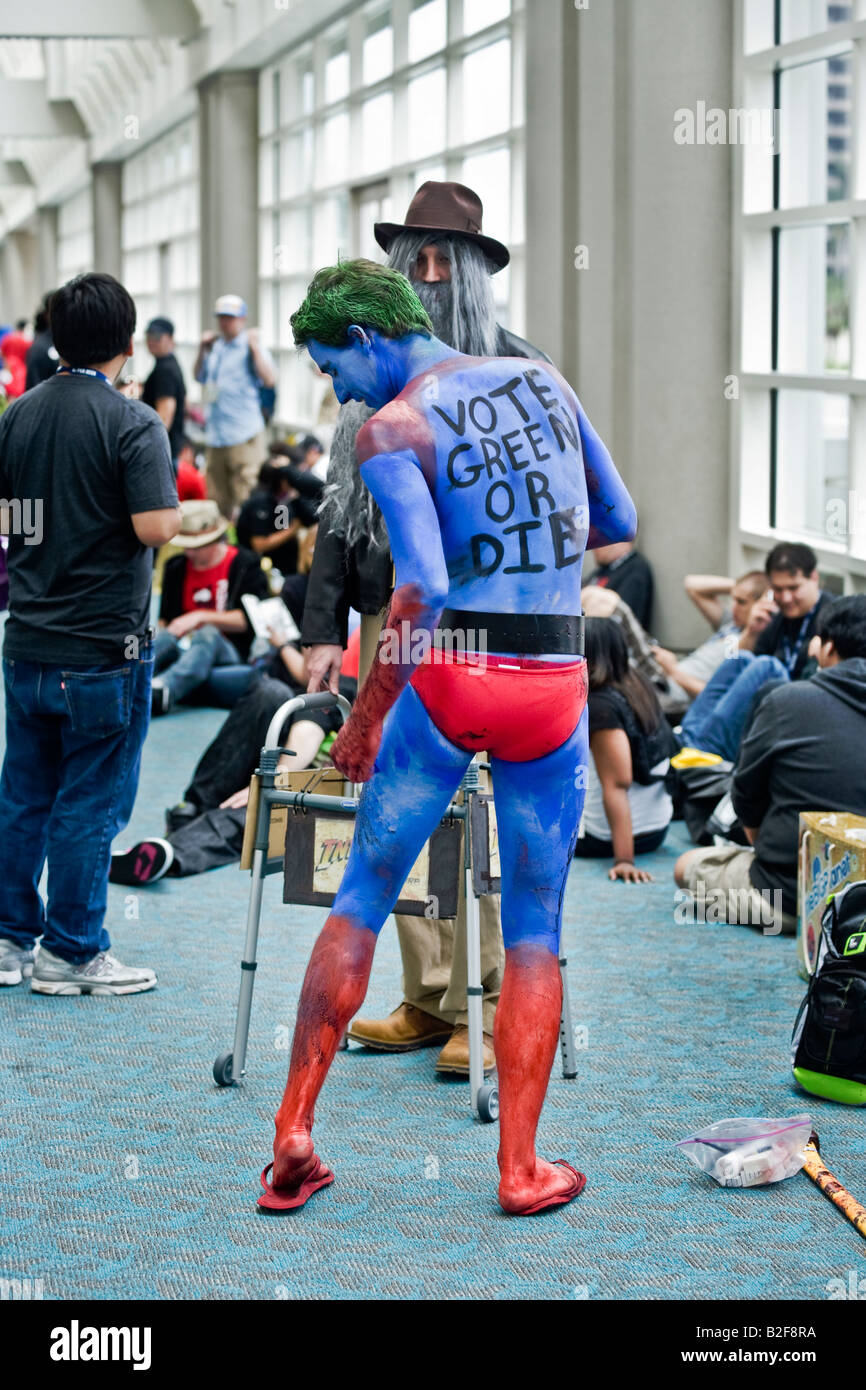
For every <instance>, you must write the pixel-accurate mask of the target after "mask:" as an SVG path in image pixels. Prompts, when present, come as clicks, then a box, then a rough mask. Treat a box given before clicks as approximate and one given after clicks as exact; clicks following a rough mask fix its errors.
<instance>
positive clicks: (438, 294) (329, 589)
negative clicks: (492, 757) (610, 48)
mask: <svg viewBox="0 0 866 1390" xmlns="http://www.w3.org/2000/svg"><path fill="white" fill-rule="evenodd" d="M482 215H483V208H482V205H481V200H480V198H479V197H478V195H477V194H476V193H474V192H473V190H472V189H471V188H467V187H466V186H465V185H464V184H460V183H437V182H434V181H432V180H431V181H428V182H427V183H425V184H422V186H421V187H420V188H419V189H418V191H417V193H416V194H415V196H414V198H413V199H412V201H411V203H410V204H409V209H408V211H407V213H406V219H405V221H404V222H403V223H394V222H378V223H376V226H375V228H374V233H375V237H376V241H377V242H378V244H379V245H380V246H381V247H382V250H383V251H386V252H387V253H388V264H389V265H390V266H391V267H392V269H394V270H399V271H400V272H401V273H402V274H403V275H405V276H406V277H407V278H408V279H409V280H411V281H412V286H413V288H414V290H415V291H416V293H417V295H418V297H419V298H420V300H421V302H422V304H423V305H424V308H425V309H426V310H427V312H428V314H429V315H430V318H431V319H432V321H433V328H434V332H435V334H436V336H437V337H438V338H441V339H442V341H443V342H445V343H448V345H449V346H450V347H453V348H456V349H457V350H458V351H459V352H464V353H467V354H469V355H470V356H473V357H531V358H541V359H542V360H544V361H548V360H549V359H548V358H547V357H546V355H545V354H544V353H543V352H541V351H539V349H538V348H535V347H533V346H532V344H531V343H528V342H526V341H525V340H524V339H522V338H519V337H517V335H516V334H514V333H510V332H509V331H508V330H507V329H504V328H503V327H502V326H501V325H500V324H498V323H497V322H496V314H495V309H494V298H493V287H492V284H491V277H492V276H493V275H495V274H496V273H497V271H499V270H502V269H504V267H505V266H506V265H507V264H508V262H509V259H510V258H509V253H508V250H507V248H506V247H505V246H503V245H502V243H501V242H499V241H496V240H495V239H494V238H493V237H489V236H485V235H484V233H483V231H482ZM372 413H373V412H372V410H370V409H369V408H368V407H367V406H365V405H362V404H359V403H356V402H349V403H348V404H347V405H344V406H343V407H342V409H341V411H340V416H339V420H338V422H337V427H336V430H335V432H334V439H333V442H332V445H331V456H330V466H329V469H328V488H327V490H326V497H325V502H324V504H323V508H322V510H321V511H320V513H319V531H318V536H317V539H316V549H315V554H314V557H313V565H312V570H311V573H310V579H309V585H308V589H307V598H306V606H305V609H304V623H303V629H302V641H303V643H304V645H305V646H308V647H309V649H310V650H309V652H308V670H309V673H310V684H309V689H310V690H312V691H315V690H319V689H321V688H322V687H323V686H329V687H330V689H332V690H334V691H336V690H337V679H338V677H339V671H340V664H341V662H342V658H343V648H344V646H345V643H346V640H347V626H346V624H347V615H348V610H349V608H350V607H353V608H355V609H357V610H358V611H359V612H360V613H361V616H362V627H361V662H360V671H359V684H361V683H362V682H363V680H364V677H365V675H366V673H367V671H368V670H369V669H370V666H371V664H372V661H373V657H374V655H375V651H376V643H377V640H378V636H379V629H380V626H381V619H382V615H383V612H384V610H385V609H386V607H387V605H388V602H389V599H390V596H391V590H392V587H393V577H392V576H393V566H392V562H391V554H390V551H389V548H388V536H387V532H386V529H385V525H384V522H383V520H382V516H381V513H380V511H379V509H378V507H377V506H376V504H375V502H374V501H373V498H372V497H371V495H370V493H369V492H368V490H367V488H366V486H365V485H364V483H363V481H362V479H361V476H360V471H359V467H358V462H357V458H356V454H355V438H356V436H357V433H358V430H359V429H360V428H361V426H362V425H363V424H364V423H365V422H366V421H367V420H368V419H369V418H370V416H371V415H372ZM480 915H481V974H482V985H483V988H484V997H483V1017H484V1034H485V1037H484V1066H485V1070H487V1071H490V1070H492V1068H493V1067H494V1065H495V1058H494V1054H493V1019H494V1015H495V1012H496V1005H497V1002H498V1000H499V991H500V987H501V983H502V972H503V968H504V959H505V958H504V950H503V946H502V932H501V928H500V921H499V896H498V895H489V896H486V897H483V898H482V899H481V914H480ZM395 919H396V922H397V933H398V937H399V941H400V953H401V956H402V960H403V1000H402V1002H401V1004H400V1005H399V1006H398V1007H397V1008H396V1009H395V1010H394V1011H393V1012H392V1013H391V1014H390V1015H389V1017H388V1018H385V1019H363V1018H357V1019H355V1021H354V1023H353V1024H352V1027H351V1029H350V1030H349V1036H350V1038H352V1039H353V1040H354V1041H355V1042H359V1043H363V1044H364V1045H365V1046H367V1047H371V1048H374V1049H377V1050H380V1051H383V1052H409V1051H414V1050H415V1049H416V1048H420V1047H430V1046H435V1045H437V1044H444V1046H443V1048H442V1051H441V1052H440V1054H439V1057H438V1059H437V1070H439V1071H443V1072H448V1073H455V1074H457V1075H462V1076H467V1077H468V1074H469V1030H468V1013H467V1008H466V905H465V899H464V897H463V893H462V887H461V894H460V901H459V904H458V915H457V918H456V919H455V920H453V921H449V920H438V919H435V918H432V919H431V918H426V917H409V916H402V915H400V914H395Z"/></svg>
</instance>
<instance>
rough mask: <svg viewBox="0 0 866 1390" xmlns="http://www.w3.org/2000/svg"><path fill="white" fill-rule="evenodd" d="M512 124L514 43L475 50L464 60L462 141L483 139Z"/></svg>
mask: <svg viewBox="0 0 866 1390" xmlns="http://www.w3.org/2000/svg"><path fill="white" fill-rule="evenodd" d="M510 124H511V44H510V42H509V40H508V39H501V40H500V41H499V42H498V43H491V44H488V45H487V47H486V48H479V49H476V51H475V52H474V53H470V54H468V55H467V57H466V58H464V60H463V138H464V140H482V139H483V138H484V136H485V135H493V134H495V132H496V131H499V130H507V129H508V127H509V125H510Z"/></svg>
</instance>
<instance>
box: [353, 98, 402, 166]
mask: <svg viewBox="0 0 866 1390" xmlns="http://www.w3.org/2000/svg"><path fill="white" fill-rule="evenodd" d="M393 108H394V99H393V97H392V95H391V93H390V92H383V93H382V94H381V96H378V97H373V98H372V99H371V100H370V101H365V102H364V105H363V106H362V107H361V164H362V167H363V170H364V173H366V174H369V173H370V172H371V171H372V170H374V169H382V168H384V166H385V165H387V164H390V163H391V129H392V126H393V117H394V110H393Z"/></svg>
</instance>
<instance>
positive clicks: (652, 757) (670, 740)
mask: <svg viewBox="0 0 866 1390" xmlns="http://www.w3.org/2000/svg"><path fill="white" fill-rule="evenodd" d="M604 693H605V695H607V696H609V697H611V698H612V699H613V700H614V703H615V704H616V707H617V710H618V711H619V714H620V717H621V718H622V722H623V724H624V726H625V733H626V737H627V738H628V742H629V747H630V749H631V765H632V774H631V775H632V780H633V781H635V782H637V783H638V784H639V785H640V786H642V787H648V786H650V785H651V784H652V783H653V782H667V779H668V769H666V770H665V771H664V772H653V771H652V769H653V768H654V767H658V765H659V763H662V762H664V761H665V759H666V758H672V757H673V755H674V754H675V753H676V752H678V751H679V746H680V745H679V743H678V742H677V738H676V735H675V734H674V731H673V729H672V728H671V726H670V724H669V723H668V721H667V720H666V719H665V717H664V715H662V717H661V719H660V721H659V723H658V724H657V725H656V727H655V728H654V729H653V730H652V732H651V733H648V734H645V733H644V732H643V729H642V728H641V727H640V724H639V723H638V720H637V716H636V715H635V713H634V710H633V709H632V707H631V705H630V704H629V702H628V700H627V699H626V698H625V696H624V695H623V693H622V691H620V690H613V689H612V688H611V687H610V686H607V687H606V689H605V692H604Z"/></svg>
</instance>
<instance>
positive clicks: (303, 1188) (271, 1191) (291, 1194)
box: [257, 1159, 334, 1211]
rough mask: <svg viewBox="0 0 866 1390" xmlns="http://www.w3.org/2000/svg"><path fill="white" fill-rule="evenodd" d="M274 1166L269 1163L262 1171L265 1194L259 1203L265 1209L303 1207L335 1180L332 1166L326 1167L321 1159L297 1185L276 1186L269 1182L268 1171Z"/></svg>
mask: <svg viewBox="0 0 866 1390" xmlns="http://www.w3.org/2000/svg"><path fill="white" fill-rule="evenodd" d="M273 1166H274V1165H273V1163H269V1164H268V1166H267V1168H265V1169H264V1171H263V1173H262V1187H263V1188H264V1195H263V1196H262V1197H260V1198H259V1200H258V1203H257V1205H258V1206H260V1207H262V1209H263V1210H264V1211H292V1210H293V1209H294V1208H295V1207H302V1206H303V1205H304V1203H305V1202H306V1201H307V1200H308V1199H309V1198H310V1197H312V1195H313V1193H314V1192H318V1190H319V1188H320V1187H327V1186H328V1184H329V1183H332V1182H333V1181H334V1174H333V1173H332V1172H331V1170H330V1168H326V1167H325V1165H324V1163H323V1162H322V1160H321V1159H319V1161H318V1164H317V1165H316V1167H315V1168H314V1169H313V1171H312V1172H311V1173H310V1174H309V1176H308V1177H306V1178H304V1181H303V1182H302V1183H299V1184H298V1186H297V1187H284V1188H279V1187H274V1186H273V1184H269V1183H268V1173H270V1171H271V1169H272V1168H273Z"/></svg>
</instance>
